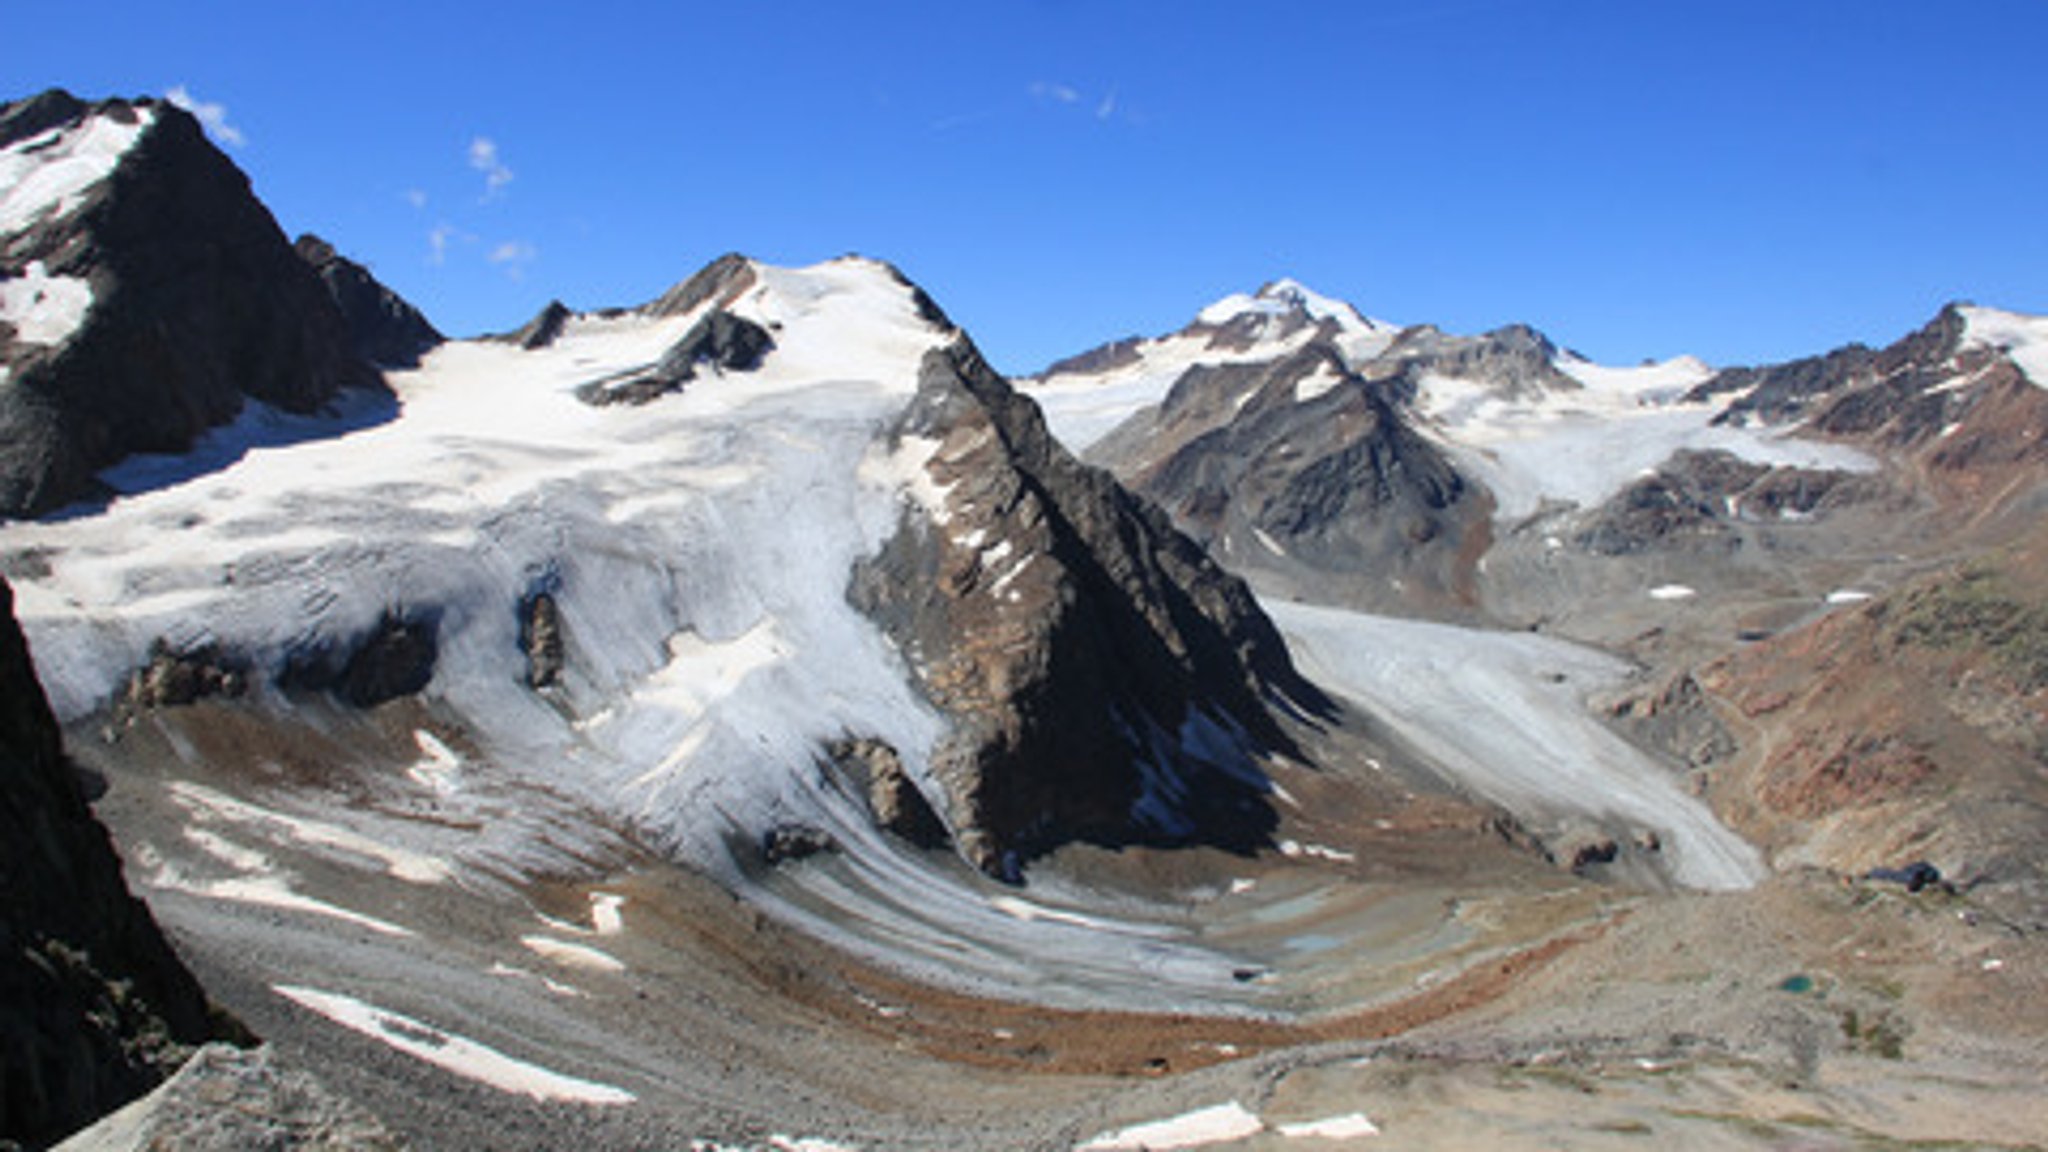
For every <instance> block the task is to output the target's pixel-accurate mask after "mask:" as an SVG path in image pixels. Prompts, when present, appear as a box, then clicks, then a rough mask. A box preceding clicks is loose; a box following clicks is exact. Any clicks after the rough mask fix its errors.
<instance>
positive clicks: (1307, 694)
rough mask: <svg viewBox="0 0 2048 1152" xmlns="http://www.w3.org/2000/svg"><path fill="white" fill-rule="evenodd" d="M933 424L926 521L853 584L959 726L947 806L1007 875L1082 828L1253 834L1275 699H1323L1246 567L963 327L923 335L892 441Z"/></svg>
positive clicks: (951, 751)
mask: <svg viewBox="0 0 2048 1152" xmlns="http://www.w3.org/2000/svg"><path fill="white" fill-rule="evenodd" d="M913 439H914V440H915V441H917V442H918V443H921V444H930V443H935V444H936V448H935V450H934V451H933V453H932V455H931V456H930V458H929V460H928V462H927V463H926V464H925V468H926V471H927V472H928V473H929V475H930V476H931V478H932V479H933V480H934V481H935V482H936V483H937V484H939V485H940V486H941V487H944V488H946V489H947V491H948V495H947V497H946V506H945V508H944V509H943V516H942V517H941V519H940V522H939V523H933V522H930V521H926V520H923V519H921V518H919V517H917V516H916V515H915V514H910V515H908V516H907V518H906V520H905V522H904V525H903V526H902V528H901V529H900V530H899V531H898V532H897V533H896V535H895V536H894V537H892V538H891V539H890V540H889V542H888V543H886V544H885V545H884V546H883V548H882V550H881V552H880V553H879V554H878V555H877V556H876V557H874V558H873V559H872V560H870V561H867V562H865V563H863V565H861V566H860V567H859V568H858V569H857V570H856V572H855V576H854V582H853V586H852V589H851V591H850V593H849V595H850V596H851V598H852V600H853V602H854V604H855V605H856V606H857V607H859V608H860V609H861V610H862V611H864V612H865V613H867V614H868V615H869V616H870V617H872V618H873V619H875V620H876V621H877V622H878V623H879V624H880V625H881V627H882V628H883V630H884V632H885V633H886V634H887V635H889V636H890V637H891V639H892V640H894V641H895V643H896V644H897V645H898V646H899V647H900V648H901V650H902V651H903V652H904V654H905V656H906V658H907V659H908V661H909V663H910V665H911V666H912V668H913V669H914V670H915V672H916V674H917V676H918V679H919V682H920V685H921V687H922V688H923V690H924V691H925V693H926V694H927V696H928V697H929V698H930V699H931V700H932V702H933V703H934V704H935V705H936V706H937V707H938V708H939V709H940V710H941V711H942V712H944V713H945V714H946V715H947V716H948V717H949V718H950V719H951V720H952V724H953V728H952V732H951V733H950V735H949V736H948V737H947V739H946V740H944V741H943V742H942V744H941V746H940V747H939V748H938V749H937V750H935V752H934V754H933V775H934V777H935V779H936V781H937V784H938V787H939V788H940V789H941V791H942V792H943V793H944V795H943V798H942V801H941V802H942V804H943V806H944V808H945V811H946V814H947V817H948V819H947V821H946V823H947V824H948V825H949V826H950V827H951V828H952V829H953V832H954V836H955V841H956V845H957V847H958V848H959V850H960V851H961V853H962V854H963V855H964V856H966V858H967V859H969V860H970V861H972V862H974V863H975V864H976V865H978V866H980V867H981V868H983V869H984V870H986V871H989V872H991V873H994V874H999V875H1011V874H1013V873H1014V869H1015V864H1014V862H1015V861H1016V860H1017V859H1018V858H1019V857H1020V856H1028V855H1029V854H1031V853H1033V852H1035V851H1038V850H1040V849H1044V848H1047V847H1051V846H1054V845H1057V844H1059V843H1061V842H1064V841H1067V840H1072V839H1077V838H1087V839H1094V840H1099V841H1102V842H1107V843H1130V842H1140V841H1143V842H1186V841H1202V842H1208V843H1215V844H1222V845H1226V846H1230V847H1234V848H1251V847H1253V846H1256V845H1258V844H1260V843H1263V842H1264V840H1265V839H1266V838H1267V837H1268V836H1269V834H1270V832H1271V829H1272V828H1273V826H1274V824H1275V817H1274V814H1273V812H1272V810H1271V808H1270V806H1268V804H1267V803H1266V800H1265V795H1264V792H1265V787H1266V786H1265V782H1264V779H1263V776H1262V775H1261V773H1260V771H1259V769H1258V767H1257V756H1258V754H1259V753H1261V752H1262V751H1267V750H1277V751H1282V752H1287V751H1291V749H1290V747H1289V745H1288V741H1287V738H1286V736H1285V735H1284V733H1283V731H1282V729H1281V727H1280V725H1279V723H1278V722H1277V720H1276V719H1275V717H1274V715H1273V713H1272V712H1271V711H1269V709H1270V708H1272V707H1275V706H1291V707H1300V708H1309V709H1321V708H1324V707H1327V703H1326V702H1325V701H1324V700H1323V698H1322V697H1321V696H1320V694H1319V693H1317V692H1316V690H1315V689H1314V688H1313V687H1311V686H1310V685H1308V684H1307V683H1306V682H1305V681H1304V680H1302V679H1301V678H1300V676H1299V675H1298V674H1297V673H1296V672H1295V671H1294V669H1293V666H1292V664H1291V663H1290V662H1289V659H1288V656H1287V652H1286V648H1285V647H1284V645H1283V644H1282V643H1281V641H1280V637H1279V634H1278V632H1277V631H1276V630H1275V629H1274V628H1273V626H1272V623H1271V622H1270V621H1269V620H1267V619H1266V617H1265V615H1264V614H1263V613H1261V612H1260V611H1259V610H1258V607H1257V605H1256V604H1255V603H1254V602H1253V600H1252V598H1251V594H1250V591H1249V590H1248V589H1247V588H1246V587H1245V585H1244V584H1243V582H1242V581H1239V580H1238V579H1236V578H1235V577H1232V576H1230V575H1228V574H1226V573H1225V572H1223V571H1222V570H1221V569H1220V568H1218V567H1217V566H1216V565H1215V564H1214V563H1213V562H1212V561H1210V559H1209V558H1208V557H1207V555H1205V554H1204V553H1203V552H1202V550H1201V549H1200V548H1199V547H1198V546H1197V545H1196V544H1194V542H1193V541H1191V540H1189V539H1187V538H1186V537H1185V536H1183V535H1181V534H1180V533H1179V532H1177V531H1175V530H1174V529H1173V527H1172V526H1171V524H1170V523H1169V521H1168V520H1167V518H1166V516H1165V515H1164V514H1163V513H1162V512H1160V511H1159V510H1158V509H1157V508H1155V507H1153V506H1152V505H1150V504H1147V503H1145V502H1144V501H1142V500H1140V499H1138V498H1136V497H1134V496H1132V495H1131V494H1130V493H1129V492H1128V491H1126V490H1125V489H1124V488H1122V487H1121V486H1119V485H1118V484H1117V483H1116V482H1115V481H1114V480H1113V479H1111V478H1110V476H1109V474H1108V473H1106V472H1102V471H1100V470H1097V469H1093V468H1088V467H1085V466H1083V465H1081V464H1080V463H1079V462H1078V461H1076V460H1074V459H1073V457H1072V456H1070V455H1069V454H1068V453H1067V452H1066V450H1065V449H1063V448H1061V447H1060V446H1059V445H1058V444H1057V443H1056V442H1054V441H1053V439H1052V438H1051V436H1050V435H1049V434H1048V433H1047V432H1046V429H1045V425H1044V422H1043V419H1042V417H1041V416H1040V415H1039V412H1038V409H1037V406H1036V405H1034V404H1032V403H1031V402H1030V401H1029V400H1028V399H1025V398H1024V397H1022V396H1020V395H1018V394H1017V393H1016V392H1014V391H1013V390H1012V389H1011V388H1010V386H1009V384H1008V382H1007V381H1005V380H1003V379H1002V377H1000V376H998V375H997V374H996V373H995V372H994V371H993V370H992V369H991V368H989V366H988V365H987V363H986V362H985V361H983V360H982V358H981V356H980V354H979V353H978V352H976V351H975V350H974V349H973V347H972V345H970V344H968V343H967V341H966V340H965V339H964V338H961V339H960V340H958V341H956V342H955V343H954V344H953V345H952V346H950V347H948V348H946V349H943V350H939V351H935V352H933V353H931V354H929V355H928V356H927V357H926V359H925V363H924V366H923V372H922V375H921V376H920V380H919V389H918V396H917V399H916V400H915V401H914V402H913V404H912V405H911V407H910V408H909V410H907V411H906V413H905V414H904V416H903V417H902V419H901V421H900V422H899V424H898V426H897V427H896V428H895V429H894V431H893V440H892V442H894V443H898V444H905V443H907V442H909V441H911V440H913Z"/></svg>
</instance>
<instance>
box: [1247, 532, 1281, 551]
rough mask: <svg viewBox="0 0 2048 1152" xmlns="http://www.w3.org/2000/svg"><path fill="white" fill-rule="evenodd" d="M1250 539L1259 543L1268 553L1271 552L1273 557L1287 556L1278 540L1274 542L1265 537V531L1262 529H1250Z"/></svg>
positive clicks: (1270, 538)
mask: <svg viewBox="0 0 2048 1152" xmlns="http://www.w3.org/2000/svg"><path fill="white" fill-rule="evenodd" d="M1252 538H1253V539H1254V540H1257V541H1258V542H1259V546H1260V547H1262V548H1264V549H1265V550H1266V551H1268V552H1271V553H1272V554H1273V555H1275V556H1285V555H1287V549H1285V548H1282V547H1281V546H1280V542H1279V541H1278V540H1275V539H1273V538H1272V537H1271V536H1268V535H1266V531H1265V529H1263V528H1254V529H1252Z"/></svg>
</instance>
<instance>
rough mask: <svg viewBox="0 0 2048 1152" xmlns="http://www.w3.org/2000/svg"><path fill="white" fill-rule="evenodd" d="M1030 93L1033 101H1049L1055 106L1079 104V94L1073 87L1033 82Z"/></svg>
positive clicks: (1050, 82)
mask: <svg viewBox="0 0 2048 1152" xmlns="http://www.w3.org/2000/svg"><path fill="white" fill-rule="evenodd" d="M1030 91H1031V98H1032V99H1033V100H1050V101H1052V102H1053V103H1055V104H1078V103H1080V102H1081V93H1080V92H1079V91H1078V90H1076V89H1075V88H1074V87H1073V86H1071V85H1068V84H1056V83H1053V82H1052V81H1050V80H1033V81H1032V82H1031V89H1030Z"/></svg>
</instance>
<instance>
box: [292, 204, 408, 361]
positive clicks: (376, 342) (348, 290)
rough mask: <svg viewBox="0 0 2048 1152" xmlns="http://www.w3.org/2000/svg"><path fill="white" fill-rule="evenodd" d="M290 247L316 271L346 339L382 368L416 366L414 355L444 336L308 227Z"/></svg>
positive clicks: (364, 269)
mask: <svg viewBox="0 0 2048 1152" xmlns="http://www.w3.org/2000/svg"><path fill="white" fill-rule="evenodd" d="M292 248H293V250H294V251H296V252H297V253H298V254H299V258H300V259H301V260H304V261H305V262H306V263H307V264H309V265H311V266H312V268H313V271H315V272H317V273H319V274H320V282H321V283H322V284H325V285H326V286H327V294H328V295H329V296H331V297H333V298H334V303H335V306H336V307H338V308H340V309H341V315H342V318H343V319H344V320H346V321H348V330H349V337H350V343H351V345H352V346H353V347H354V348H355V350H356V352H357V354H359V355H361V356H362V357H363V358H364V359H366V360H368V361H370V362H371V363H373V364H381V365H383V366H384V367H386V368H416V367H418V366H419V362H420V357H422V356H424V355H426V354H427V353H428V352H431V351H433V350H434V349H435V348H438V347H440V346H441V344H442V343H443V342H444V341H445V340H446V337H444V336H442V335H441V333H440V332H439V330H437V329H436V328H435V327H434V326H433V324H431V323H429V322H428V320H427V318H426V317H425V316H424V315H422V314H421V313H420V310H419V309H417V308H415V307H413V306H412V305H411V304H409V303H407V302H406V300H405V298H404V297H402V296H400V295H399V294H398V293H396V292H393V291H392V290H391V289H389V288H387V287H385V286H384V285H383V284H382V283H380V282H379V281H378V279H377V278H376V277H375V276H373V275H371V274H370V270H369V269H368V268H365V267H363V266H362V265H361V264H358V263H356V262H355V261H353V260H351V259H349V258H348V257H346V256H343V255H342V254H341V253H339V252H337V251H335V249H334V245H332V244H329V243H328V242H327V241H325V240H322V239H321V238H320V237H318V236H315V235H313V234H312V233H310V232H309V233H306V234H305V235H303V236H300V237H299V238H298V240H297V242H296V243H294V244H293V245H292Z"/></svg>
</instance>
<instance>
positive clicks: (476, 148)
mask: <svg viewBox="0 0 2048 1152" xmlns="http://www.w3.org/2000/svg"><path fill="white" fill-rule="evenodd" d="M469 166H470V167H471V168H474V169H476V170H477V171H479V172H481V173H483V174H484V196H485V198H486V199H488V198H490V197H492V196H496V195H497V194H498V193H500V192H502V191H504V190H505V186H506V185H507V184H510V183H512V169H510V168H508V167H506V166H505V161H504V160H503V159H502V158H501V157H499V155H498V142H497V141H495V140H493V139H491V138H490V137H489V136H478V137H477V138H476V139H474V140H471V141H470V142H469Z"/></svg>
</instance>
